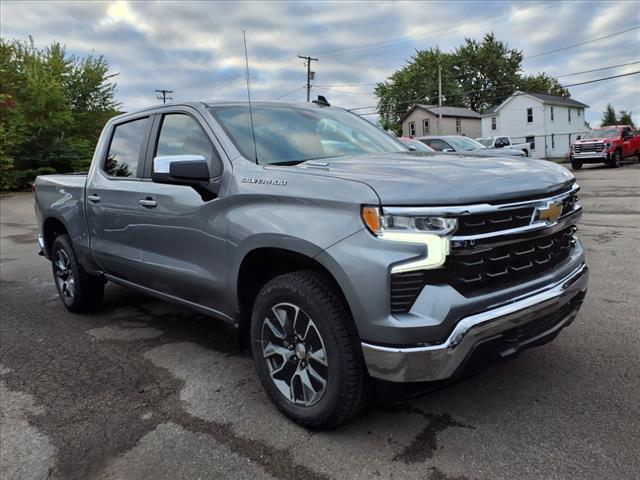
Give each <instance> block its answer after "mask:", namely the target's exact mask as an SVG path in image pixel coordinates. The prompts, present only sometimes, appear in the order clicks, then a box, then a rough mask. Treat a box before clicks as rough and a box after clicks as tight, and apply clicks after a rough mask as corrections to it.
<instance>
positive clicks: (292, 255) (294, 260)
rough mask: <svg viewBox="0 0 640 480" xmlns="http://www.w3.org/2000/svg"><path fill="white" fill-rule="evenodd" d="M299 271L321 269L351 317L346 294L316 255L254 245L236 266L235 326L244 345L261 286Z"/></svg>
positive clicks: (334, 276) (289, 249)
mask: <svg viewBox="0 0 640 480" xmlns="http://www.w3.org/2000/svg"><path fill="white" fill-rule="evenodd" d="M298 270H315V271H319V272H321V273H322V274H323V275H324V276H325V277H326V278H327V279H328V280H329V281H330V282H331V284H332V285H333V286H334V288H335V290H336V292H337V293H338V294H339V295H340V297H341V298H342V300H343V302H344V304H345V306H346V308H347V309H348V311H349V314H350V315H351V316H352V317H353V314H352V311H351V308H350V305H349V302H348V301H347V298H346V295H345V294H344V292H343V289H342V288H341V286H340V283H339V282H338V280H337V278H336V275H334V274H333V273H332V272H331V270H330V268H329V267H328V266H326V265H324V264H323V263H322V262H320V261H319V260H318V259H317V258H315V257H314V256H312V255H309V252H308V251H307V252H303V251H300V250H296V249H291V248H283V247H256V248H254V249H252V250H250V251H248V252H247V253H246V254H245V255H244V257H243V258H242V261H241V262H240V266H239V268H238V275H237V278H236V297H237V298H236V301H237V305H238V315H237V318H238V327H239V329H240V341H241V344H242V345H243V346H244V345H246V341H247V340H248V337H249V327H250V322H251V312H252V309H253V304H254V302H255V299H256V297H257V295H258V293H259V292H260V290H261V289H262V287H263V286H264V285H265V284H266V283H267V282H269V281H270V280H271V279H273V278H275V277H277V276H279V275H283V274H285V273H290V272H294V271H298Z"/></svg>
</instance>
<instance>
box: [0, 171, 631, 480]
mask: <svg viewBox="0 0 640 480" xmlns="http://www.w3.org/2000/svg"><path fill="white" fill-rule="evenodd" d="M577 177H578V181H579V183H580V184H581V186H582V192H581V203H582V204H583V206H584V209H585V215H584V217H583V221H582V224H581V228H580V231H579V236H580V239H581V241H582V242H583V245H584V247H585V249H586V254H587V261H588V263H589V267H590V269H591V281H590V290H589V293H588V295H587V299H586V301H585V304H584V305H583V307H582V310H581V312H580V314H579V315H578V318H577V319H576V321H575V322H574V323H573V324H572V325H571V326H569V327H568V328H567V329H565V330H564V331H563V332H562V333H561V334H560V335H559V337H558V338H557V339H556V340H555V341H554V342H552V343H550V344H548V345H545V346H543V347H539V348H536V349H532V350H529V351H527V352H525V353H523V354H522V355H521V356H519V357H518V358H516V359H515V360H513V361H510V362H507V363H504V364H501V365H498V366H495V367H492V368H490V369H489V370H486V371H484V372H482V373H481V374H479V375H476V376H474V377H472V378H470V379H467V380H465V381H463V382H461V383H458V384H455V385H452V386H449V387H446V388H443V389H440V390H437V391H435V392H431V393H428V394H425V395H423V396H420V397H418V398H416V399H412V400H410V401H407V402H403V403H400V404H397V405H386V406H377V407H374V408H372V409H371V410H370V411H368V412H367V413H366V415H364V416H363V417H361V418H358V419H356V420H355V421H353V422H351V423H349V424H348V425H345V426H344V427H342V428H340V429H338V430H335V431H332V432H310V431H307V430H305V429H303V428H300V427H298V426H296V425H295V424H293V423H291V422H290V421H288V420H287V419H286V418H284V417H283V416H282V415H280V414H279V413H278V412H277V411H276V409H275V408H274V407H273V406H272V404H271V402H270V401H269V400H268V398H267V396H266V395H265V393H264V392H263V390H262V388H261V386H260V383H259V381H258V379H257V377H256V375H255V374H254V370H253V365H252V361H251V358H250V357H249V356H248V354H247V353H246V352H243V351H240V350H239V349H238V347H237V341H236V337H235V332H234V330H233V329H232V328H231V327H229V326H227V325H226V324H223V323H222V322H218V321H215V320H211V319H208V318H205V317H202V316H200V315H198V314H194V313H191V312H189V311H186V310H183V309H181V308H178V307H176V306H173V305H170V304H166V303H162V302H159V301H157V300H154V299H152V298H150V297H146V296H144V295H141V294H138V293H135V292H133V291H131V290H127V289H125V288H123V287H119V286H116V285H113V284H108V285H107V289H106V296H105V301H104V304H103V306H102V308H101V309H100V310H99V311H98V312H97V313H95V314H91V315H87V316H79V315H73V314H71V313H68V312H67V311H66V310H65V309H64V307H63V306H62V304H61V303H60V301H59V300H58V298H57V294H56V290H55V286H54V284H53V279H52V275H51V267H50V264H49V263H48V262H47V261H46V260H45V259H43V258H42V257H39V256H38V255H37V254H36V253H37V252H36V244H35V235H36V225H35V217H34V213H33V197H32V195H31V194H15V195H9V196H3V197H2V199H0V210H1V219H0V220H1V237H2V239H1V249H0V250H1V256H0V279H1V286H0V296H1V299H0V303H1V312H0V414H1V417H0V478H1V479H2V480H5V479H6V480H9V479H16V480H17V479H20V480H21V479H41V478H54V479H83V480H84V479H92V478H95V479H158V480H162V479H181V478H185V479H198V478H200V479H246V478H252V479H263V478H273V479H281V480H285V479H286V480H294V479H304V480H315V479H331V478H336V479H365V478H366V479H368V478H376V479H377V478H380V479H430V480H463V479H478V480H488V479H544V480H552V479H574V478H575V479H619V480H622V479H638V478H639V477H640V313H639V311H640V308H639V306H640V295H639V294H640V248H639V247H640V165H638V164H632V165H627V166H625V167H624V168H621V169H608V168H599V167H595V168H594V167H592V168H585V169H584V170H582V171H580V172H577Z"/></svg>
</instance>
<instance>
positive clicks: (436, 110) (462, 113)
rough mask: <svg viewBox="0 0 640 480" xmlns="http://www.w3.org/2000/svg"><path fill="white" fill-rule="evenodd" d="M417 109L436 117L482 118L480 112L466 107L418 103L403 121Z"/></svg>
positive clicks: (406, 114)
mask: <svg viewBox="0 0 640 480" xmlns="http://www.w3.org/2000/svg"><path fill="white" fill-rule="evenodd" d="M416 108H419V109H420V110H424V111H426V112H430V113H432V114H434V115H440V114H441V113H442V116H443V117H460V118H480V114H479V113H478V112H474V111H473V110H471V109H469V108H465V107H449V106H442V107H439V106H437V105H423V104H422V103H417V104H415V105H414V106H413V107H411V109H410V110H409V111H408V112H407V113H405V115H404V117H402V121H403V122H404V120H405V118H407V117H408V116H409V115H410V114H411V113H412V112H413V111H414V110H415V109H416Z"/></svg>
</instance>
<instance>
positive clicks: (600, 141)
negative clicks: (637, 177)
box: [569, 125, 640, 170]
mask: <svg viewBox="0 0 640 480" xmlns="http://www.w3.org/2000/svg"><path fill="white" fill-rule="evenodd" d="M633 156H636V157H638V160H640V135H637V134H634V133H633V128H631V127H630V126H628V125H612V126H608V127H600V128H594V129H593V130H591V131H590V132H589V133H587V134H586V135H585V136H584V137H582V139H579V140H578V141H576V142H575V143H574V144H573V145H571V149H570V151H569V158H570V160H571V166H572V167H573V169H574V170H580V169H581V168H582V165H583V164H585V163H605V164H607V165H609V166H610V167H614V168H616V167H621V166H622V162H623V160H624V159H625V158H627V157H633Z"/></svg>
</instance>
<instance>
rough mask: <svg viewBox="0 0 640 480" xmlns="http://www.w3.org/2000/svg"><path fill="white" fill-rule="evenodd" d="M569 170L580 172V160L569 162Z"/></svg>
mask: <svg viewBox="0 0 640 480" xmlns="http://www.w3.org/2000/svg"><path fill="white" fill-rule="evenodd" d="M571 168H572V169H574V170H581V169H582V162H581V161H580V160H571Z"/></svg>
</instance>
